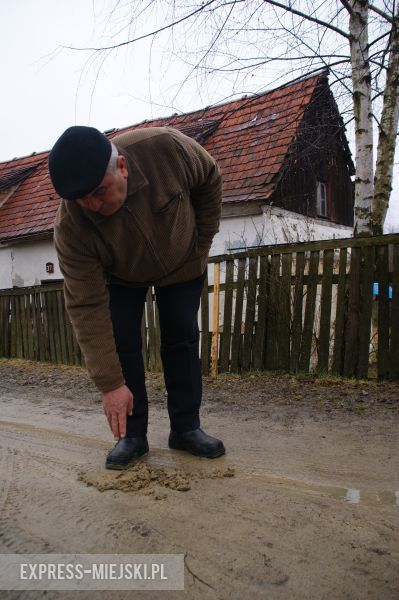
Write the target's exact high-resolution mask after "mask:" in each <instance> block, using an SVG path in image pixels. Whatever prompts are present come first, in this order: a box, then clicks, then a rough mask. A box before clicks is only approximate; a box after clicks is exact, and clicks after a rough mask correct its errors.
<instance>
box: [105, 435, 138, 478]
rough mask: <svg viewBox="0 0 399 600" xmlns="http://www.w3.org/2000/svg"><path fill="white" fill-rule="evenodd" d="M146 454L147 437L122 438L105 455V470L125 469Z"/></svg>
mask: <svg viewBox="0 0 399 600" xmlns="http://www.w3.org/2000/svg"><path fill="white" fill-rule="evenodd" d="M147 452H148V442H147V437H146V436H142V437H124V438H121V439H120V440H119V442H117V443H116V445H115V447H114V448H113V449H112V450H111V452H109V454H108V455H107V459H106V461H105V468H106V469H118V470H122V469H126V468H127V467H128V466H129V464H130V463H131V462H132V461H134V460H136V459H137V458H139V456H142V455H143V454H147Z"/></svg>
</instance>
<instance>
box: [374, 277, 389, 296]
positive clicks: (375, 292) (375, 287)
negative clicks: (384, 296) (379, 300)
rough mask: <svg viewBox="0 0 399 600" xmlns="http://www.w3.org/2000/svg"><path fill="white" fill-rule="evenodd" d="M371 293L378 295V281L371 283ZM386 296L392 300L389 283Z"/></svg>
mask: <svg viewBox="0 0 399 600" xmlns="http://www.w3.org/2000/svg"><path fill="white" fill-rule="evenodd" d="M373 295H374V296H378V282H377V281H376V282H374V283H373ZM388 297H389V299H390V300H392V286H391V285H390V286H389V288H388Z"/></svg>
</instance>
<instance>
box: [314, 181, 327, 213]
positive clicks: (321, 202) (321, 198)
mask: <svg viewBox="0 0 399 600" xmlns="http://www.w3.org/2000/svg"><path fill="white" fill-rule="evenodd" d="M316 194H317V195H316V202H317V215H318V216H319V217H327V216H328V215H327V188H326V184H325V183H324V181H318V182H317V188H316Z"/></svg>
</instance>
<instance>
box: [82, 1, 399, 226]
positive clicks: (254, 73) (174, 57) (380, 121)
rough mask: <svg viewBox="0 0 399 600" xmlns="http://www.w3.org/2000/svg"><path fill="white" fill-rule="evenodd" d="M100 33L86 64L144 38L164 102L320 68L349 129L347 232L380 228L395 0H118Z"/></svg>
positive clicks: (390, 154) (396, 104) (397, 92)
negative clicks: (158, 54) (351, 196)
mask: <svg viewBox="0 0 399 600" xmlns="http://www.w3.org/2000/svg"><path fill="white" fill-rule="evenodd" d="M154 22H156V23H158V24H157V25H156V26H154V27H151V26H149V25H148V24H149V23H154ZM111 25H112V26H113V30H112V29H109V27H110V26H111ZM104 31H107V35H109V36H110V37H109V39H108V41H107V43H104V44H103V45H100V46H97V47H94V48H85V49H84V50H86V51H91V52H92V54H91V55H90V57H89V60H88V63H87V64H91V62H92V61H96V60H100V61H104V60H105V59H106V57H107V56H108V55H109V53H110V52H115V51H119V52H120V51H121V50H122V49H126V48H135V47H139V44H140V43H141V42H142V41H143V40H146V39H150V40H151V44H152V47H154V48H155V47H158V48H159V49H160V50H162V51H163V52H164V56H166V60H167V62H168V65H166V68H165V71H166V72H167V73H168V78H169V79H168V82H169V84H170V83H171V82H173V83H174V84H175V90H174V93H173V94H172V96H171V98H170V100H169V102H167V104H168V105H170V106H172V105H173V106H174V105H175V103H176V102H177V100H178V96H179V93H180V92H181V91H182V90H183V89H184V87H185V85H186V84H187V83H189V82H191V80H192V79H196V80H197V83H198V92H199V95H200V94H201V93H202V90H204V88H205V87H206V88H210V89H212V86H214V87H213V97H217V91H218V88H220V87H223V88H224V89H225V88H226V81H227V82H228V84H229V86H230V87H229V93H230V95H231V96H233V95H235V94H237V93H248V92H250V91H252V92H261V91H264V81H265V80H266V81H268V82H270V81H271V78H270V70H271V69H273V70H274V71H275V72H276V73H277V75H276V77H275V79H274V81H273V83H275V84H278V83H280V82H281V83H286V82H287V81H288V80H290V79H294V78H295V77H298V76H300V75H303V74H306V73H312V72H315V71H317V70H318V69H320V68H328V70H329V73H330V84H331V86H332V87H333V91H334V93H335V95H336V96H338V102H339V106H340V109H341V113H342V114H343V116H344V118H345V119H346V121H347V123H348V124H349V125H350V126H351V124H352V126H354V137H355V164H356V175H355V207H354V225H355V234H356V235H368V234H374V235H375V234H380V233H382V230H383V224H384V220H385V216H386V213H387V209H388V206H389V198H390V194H391V189H392V173H393V165H394V155H395V146H396V140H397V130H398V117H399V3H397V2H396V0H375V4H373V3H371V2H367V1H366V0H327V1H326V0H317V1H312V0H286V1H285V2H280V1H278V0H208V1H202V2H198V1H196V0H192V1H191V2H190V1H189V0H147V2H146V3H145V4H143V3H142V2H141V0H130V1H128V2H127V3H126V4H122V3H120V1H119V0H117V1H116V2H115V5H114V7H113V9H112V11H111V12H110V13H109V15H108V19H107V23H106V25H105V26H104ZM165 36H166V37H165ZM75 50H78V49H77V48H75ZM79 50H82V49H79ZM176 61H177V62H176ZM176 64H178V65H179V68H178V69H176ZM168 66H171V69H168ZM182 68H183V71H182ZM172 69H173V71H172ZM176 72H177V73H178V74H176ZM222 84H223V85H222ZM176 87H177V90H176ZM217 99H218V100H224V99H226V98H225V97H224V98H217ZM348 100H349V101H348ZM375 147H377V151H376V152H375ZM375 155H376V161H375V160H374V157H375Z"/></svg>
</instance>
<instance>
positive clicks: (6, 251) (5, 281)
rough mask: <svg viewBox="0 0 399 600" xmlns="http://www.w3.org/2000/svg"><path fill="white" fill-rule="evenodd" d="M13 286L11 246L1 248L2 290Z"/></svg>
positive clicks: (0, 271) (0, 270)
mask: <svg viewBox="0 0 399 600" xmlns="http://www.w3.org/2000/svg"><path fill="white" fill-rule="evenodd" d="M10 287H12V277H11V248H0V290H7V289H9V288H10Z"/></svg>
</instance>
